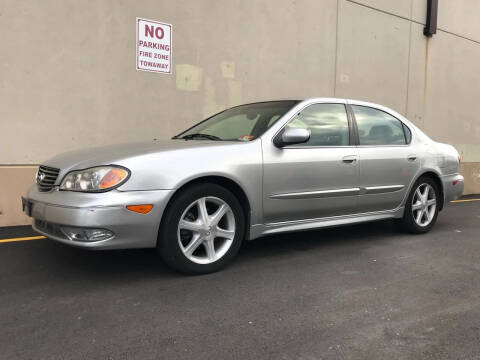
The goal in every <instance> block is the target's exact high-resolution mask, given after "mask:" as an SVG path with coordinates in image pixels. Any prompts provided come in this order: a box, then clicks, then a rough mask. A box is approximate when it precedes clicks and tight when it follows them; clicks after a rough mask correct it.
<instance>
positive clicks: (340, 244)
mask: <svg viewBox="0 0 480 360" xmlns="http://www.w3.org/2000/svg"><path fill="white" fill-rule="evenodd" d="M373 224H374V225H372V223H370V224H359V225H348V226H344V227H337V228H329V229H320V230H315V231H304V232H295V233H286V234H279V235H270V236H266V237H263V238H259V239H256V240H253V241H245V242H244V244H243V246H242V248H241V249H240V252H239V254H238V256H237V258H236V259H235V261H234V263H233V264H232V265H231V268H235V266H236V265H238V264H242V266H250V265H251V266H254V267H255V269H256V270H258V269H259V266H261V261H259V259H262V258H275V257H279V256H285V255H291V254H293V253H296V252H298V251H323V250H326V249H329V248H330V249H331V248H334V249H341V248H347V249H348V248H349V247H352V246H354V247H358V246H369V242H370V241H373V240H376V241H377V240H379V239H388V240H391V239H392V237H396V236H402V234H401V233H399V232H398V231H396V229H395V227H394V224H393V223H392V221H389V220H386V221H378V222H375V223H373ZM37 245H40V244H37ZM30 256H31V258H30V259H27V260H28V261H30V262H35V263H39V262H41V263H45V264H48V265H47V268H46V269H45V270H46V271H48V272H49V273H51V274H61V275H62V277H63V278H72V277H74V278H76V277H87V278H92V277H94V278H95V279H97V280H102V279H104V280H105V279H109V280H112V279H117V280H118V281H121V282H125V281H129V280H131V281H137V280H139V279H149V278H155V279H168V278H177V277H179V276H181V275H179V274H177V273H175V272H174V271H172V270H170V269H169V268H168V267H167V266H166V265H164V264H163V263H162V261H161V260H160V259H159V256H158V254H157V252H156V251H155V250H154V249H138V250H135V249H130V250H108V251H90V250H84V249H78V248H74V247H70V246H67V245H64V244H60V243H57V242H54V241H50V240H48V239H47V240H42V246H38V248H37V249H36V250H35V251H34V252H33V253H32V254H31V255H30Z"/></svg>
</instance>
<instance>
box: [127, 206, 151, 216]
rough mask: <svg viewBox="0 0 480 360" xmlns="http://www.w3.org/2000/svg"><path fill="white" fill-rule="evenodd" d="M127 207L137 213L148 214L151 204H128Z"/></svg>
mask: <svg viewBox="0 0 480 360" xmlns="http://www.w3.org/2000/svg"><path fill="white" fill-rule="evenodd" d="M127 209H128V210H130V211H133V212H136V213H139V214H148V213H149V212H150V210H152V209H153V205H152V204H143V205H128V206H127Z"/></svg>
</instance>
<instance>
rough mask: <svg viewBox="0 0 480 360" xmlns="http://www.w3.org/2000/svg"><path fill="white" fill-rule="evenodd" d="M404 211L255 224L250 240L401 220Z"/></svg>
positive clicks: (396, 210) (398, 209) (399, 209)
mask: <svg viewBox="0 0 480 360" xmlns="http://www.w3.org/2000/svg"><path fill="white" fill-rule="evenodd" d="M403 210H404V207H403V206H402V207H399V208H397V209H394V210H388V211H377V212H371V213H364V214H355V215H342V216H332V217H327V218H320V219H305V220H296V221H285V222H278V223H270V224H255V225H252V226H251V227H250V237H249V240H253V239H256V238H259V237H262V236H265V235H271V234H278V233H283V232H293V231H303V230H312V229H321V228H326V227H334V226H341V225H350V224H358V223H363V222H369V221H376V220H384V219H393V218H400V217H402V216H403Z"/></svg>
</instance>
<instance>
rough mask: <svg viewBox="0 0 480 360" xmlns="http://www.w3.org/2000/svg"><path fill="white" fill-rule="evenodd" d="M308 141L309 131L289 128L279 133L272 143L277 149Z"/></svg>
mask: <svg viewBox="0 0 480 360" xmlns="http://www.w3.org/2000/svg"><path fill="white" fill-rule="evenodd" d="M308 140H310V131H308V130H307V129H302V128H290V129H285V130H284V131H283V132H281V133H280V134H279V135H278V136H277V137H276V138H275V140H274V141H273V143H274V144H275V146H277V147H284V146H287V145H294V144H302V143H306V142H307V141H308Z"/></svg>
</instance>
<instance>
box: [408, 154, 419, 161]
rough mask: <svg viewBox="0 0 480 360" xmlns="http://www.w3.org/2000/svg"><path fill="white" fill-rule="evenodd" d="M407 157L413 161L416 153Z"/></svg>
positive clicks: (415, 158)
mask: <svg viewBox="0 0 480 360" xmlns="http://www.w3.org/2000/svg"><path fill="white" fill-rule="evenodd" d="M407 159H408V161H415V160H417V155H415V154H412V155H408V157H407Z"/></svg>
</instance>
